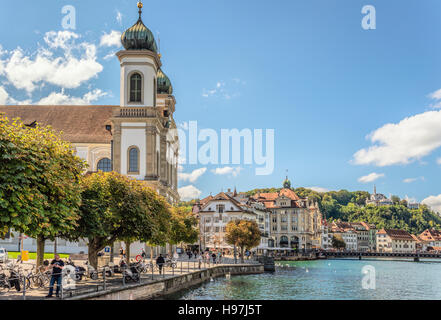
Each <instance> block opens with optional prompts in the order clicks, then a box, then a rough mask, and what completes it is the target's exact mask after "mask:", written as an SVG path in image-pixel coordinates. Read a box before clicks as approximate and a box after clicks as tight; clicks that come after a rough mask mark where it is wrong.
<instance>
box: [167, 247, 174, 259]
mask: <svg viewBox="0 0 441 320" xmlns="http://www.w3.org/2000/svg"><path fill="white" fill-rule="evenodd" d="M168 245H169V247H168V255H169V257H170V258H172V257H173V245H172V244H171V243H169V244H168Z"/></svg>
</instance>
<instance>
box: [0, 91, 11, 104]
mask: <svg viewBox="0 0 441 320" xmlns="http://www.w3.org/2000/svg"><path fill="white" fill-rule="evenodd" d="M8 98H9V95H8V93H7V92H6V90H5V89H4V88H3V87H0V105H5V104H6V103H7V101H8Z"/></svg>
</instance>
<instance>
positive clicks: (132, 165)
mask: <svg viewBox="0 0 441 320" xmlns="http://www.w3.org/2000/svg"><path fill="white" fill-rule="evenodd" d="M138 172H139V150H138V148H136V147H131V148H130V149H129V173H138Z"/></svg>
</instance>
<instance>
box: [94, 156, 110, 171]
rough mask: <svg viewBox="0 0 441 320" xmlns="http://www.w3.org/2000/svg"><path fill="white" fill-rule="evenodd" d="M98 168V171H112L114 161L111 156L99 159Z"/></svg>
mask: <svg viewBox="0 0 441 320" xmlns="http://www.w3.org/2000/svg"><path fill="white" fill-rule="evenodd" d="M96 168H97V171H102V172H110V171H112V161H111V160H110V159H109V158H103V159H101V160H100V161H98V164H97V166H96Z"/></svg>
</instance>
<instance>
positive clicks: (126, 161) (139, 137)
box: [0, 2, 179, 253]
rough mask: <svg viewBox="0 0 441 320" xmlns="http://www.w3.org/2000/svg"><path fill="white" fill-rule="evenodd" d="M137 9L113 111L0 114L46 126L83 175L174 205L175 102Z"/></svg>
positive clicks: (2, 109) (11, 110)
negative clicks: (106, 175) (140, 188)
mask: <svg viewBox="0 0 441 320" xmlns="http://www.w3.org/2000/svg"><path fill="white" fill-rule="evenodd" d="M142 7H143V5H142V3H141V2H138V8H139V19H138V21H137V22H136V23H135V24H134V25H133V26H132V27H130V28H129V29H127V30H126V31H125V32H123V34H122V36H121V43H122V45H123V47H124V50H121V51H119V52H117V53H116V56H117V57H118V59H119V62H120V68H121V73H120V103H119V105H113V106H110V105H109V106H98V105H96V106H83V105H81V106H74V105H72V106H70V105H69V106H67V105H52V106H40V105H34V106H0V113H4V114H5V115H6V117H8V118H9V119H14V118H20V119H21V120H22V121H23V122H24V124H25V125H27V126H35V124H36V123H38V124H39V125H40V126H48V125H50V126H52V127H53V129H54V130H56V131H58V132H60V133H61V137H62V138H63V139H64V140H66V141H69V142H70V143H71V144H72V146H73V147H74V148H75V150H76V153H77V155H78V156H79V157H81V158H82V159H84V160H86V161H87V163H88V171H89V172H97V171H104V172H109V171H116V172H118V173H121V174H123V175H127V176H129V177H131V178H134V179H137V180H141V181H144V182H145V183H146V184H147V186H149V187H151V188H153V189H154V190H156V191H157V192H158V194H160V195H162V196H164V197H165V198H166V199H167V200H168V202H169V203H171V204H175V203H177V202H178V201H179V194H178V177H177V176H178V157H179V139H178V135H177V130H176V123H175V120H174V112H175V106H176V100H175V97H174V96H173V87H172V84H171V82H170V79H169V78H168V77H167V76H166V74H165V73H164V72H163V70H162V63H161V55H160V53H159V52H158V47H157V44H156V41H155V38H154V36H153V33H152V32H151V31H150V30H149V29H148V28H147V27H146V26H145V25H144V23H143V21H142V17H141V16H142ZM66 76H68V75H66ZM3 244H4V243H0V246H2V245H3ZM49 245H50V244H49ZM25 246H26V245H25ZM69 246H70V245H66V248H64V249H65V250H64V251H63V248H62V247H63V246H62V245H61V246H60V245H59V247H58V251H59V252H66V253H70V251H71V250H70V248H69ZM15 248H16V247H15V246H14V249H15ZM28 249H29V250H32V246H31V248H28Z"/></svg>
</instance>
